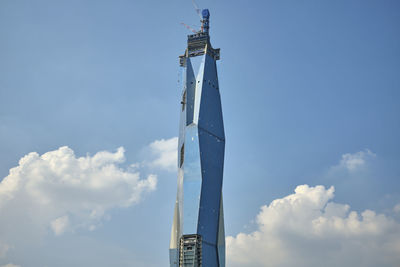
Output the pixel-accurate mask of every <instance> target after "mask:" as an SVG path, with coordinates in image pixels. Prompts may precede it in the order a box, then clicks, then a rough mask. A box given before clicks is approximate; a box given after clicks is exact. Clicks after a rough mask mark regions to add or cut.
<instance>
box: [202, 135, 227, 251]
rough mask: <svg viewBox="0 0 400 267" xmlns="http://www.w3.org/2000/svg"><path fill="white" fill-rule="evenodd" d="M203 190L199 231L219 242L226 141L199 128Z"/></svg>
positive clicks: (203, 235)
mask: <svg viewBox="0 0 400 267" xmlns="http://www.w3.org/2000/svg"><path fill="white" fill-rule="evenodd" d="M199 141H200V157H201V168H202V190H201V199H200V211H199V225H198V228H197V232H198V233H199V234H200V235H201V236H202V237H203V240H205V241H207V242H208V243H212V244H215V245H216V244H217V238H218V226H219V211H220V200H221V188H222V176H223V164H224V149H225V142H224V141H221V140H220V139H218V138H217V137H215V136H213V135H211V134H209V133H208V132H205V131H203V130H201V129H199Z"/></svg>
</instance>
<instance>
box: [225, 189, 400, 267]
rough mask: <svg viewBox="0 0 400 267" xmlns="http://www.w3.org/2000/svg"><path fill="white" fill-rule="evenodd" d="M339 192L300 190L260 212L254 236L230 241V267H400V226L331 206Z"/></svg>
mask: <svg viewBox="0 0 400 267" xmlns="http://www.w3.org/2000/svg"><path fill="white" fill-rule="evenodd" d="M333 198H334V187H330V188H328V189H327V188H325V187H324V186H315V187H310V186H308V185H300V186H297V187H296V189H295V193H294V194H291V195H288V196H286V197H283V198H280V199H276V200H274V201H272V202H271V203H270V204H269V205H265V206H262V207H261V211H260V213H259V214H258V215H257V218H256V222H257V226H258V229H257V231H254V232H252V233H249V234H246V233H239V234H238V235H236V236H228V237H227V239H226V241H227V259H228V265H229V266H233V267H234V266H248V267H256V266H275V267H283V266H285V267H286V266H287V267H289V266H298V267H302V266H304V267H306V266H308V267H310V266H315V267H316V266H332V267H333V266H371V267H372V266H393V267H395V266H398V263H399V262H400V224H399V223H398V222H396V221H395V220H394V219H392V218H391V217H388V216H386V215H384V214H376V213H375V212H374V211H371V210H365V211H363V212H362V213H361V214H358V213H357V212H355V211H351V210H350V206H349V205H346V204H339V203H335V202H333V201H332V199H333Z"/></svg>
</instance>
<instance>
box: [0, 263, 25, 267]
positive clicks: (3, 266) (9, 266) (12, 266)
mask: <svg viewBox="0 0 400 267" xmlns="http://www.w3.org/2000/svg"><path fill="white" fill-rule="evenodd" d="M0 267H21V266H20V265H15V264H12V263H9V264H6V265H1V266H0Z"/></svg>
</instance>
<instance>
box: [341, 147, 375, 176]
mask: <svg viewBox="0 0 400 267" xmlns="http://www.w3.org/2000/svg"><path fill="white" fill-rule="evenodd" d="M375 157H376V155H375V154H374V153H372V152H371V151H370V150H369V149H365V150H364V151H359V152H356V153H353V154H351V153H346V154H343V155H342V159H341V160H340V163H339V167H342V168H344V169H346V170H348V171H356V170H359V169H361V168H363V167H364V166H365V164H366V162H367V161H368V160H370V159H372V158H375Z"/></svg>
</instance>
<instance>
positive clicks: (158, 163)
mask: <svg viewBox="0 0 400 267" xmlns="http://www.w3.org/2000/svg"><path fill="white" fill-rule="evenodd" d="M149 148H150V152H151V154H152V155H153V156H154V159H153V160H152V161H151V162H150V163H149V165H150V166H151V167H157V168H160V169H163V170H167V171H171V172H173V171H176V169H177V162H178V152H177V151H178V137H173V138H170V139H161V140H156V141H154V142H153V143H151V144H150V145H149Z"/></svg>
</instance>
